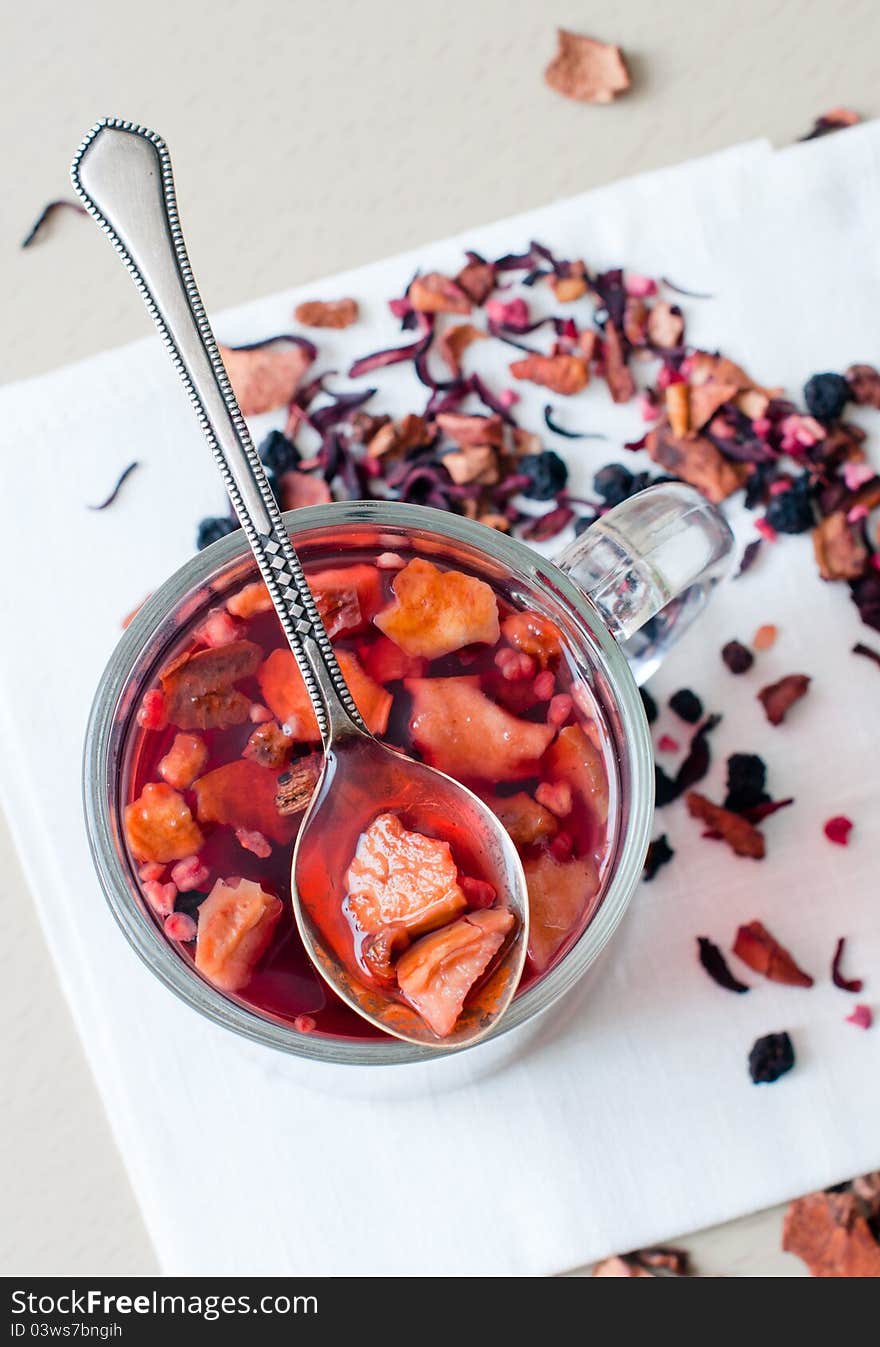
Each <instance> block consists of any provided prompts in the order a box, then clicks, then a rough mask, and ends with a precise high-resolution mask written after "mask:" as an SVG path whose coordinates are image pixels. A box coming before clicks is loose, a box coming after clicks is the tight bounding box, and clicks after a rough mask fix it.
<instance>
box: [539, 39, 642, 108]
mask: <svg viewBox="0 0 880 1347" xmlns="http://www.w3.org/2000/svg"><path fill="white" fill-rule="evenodd" d="M557 39H558V42H559V47H558V50H557V52H556V55H555V56H554V58H553V60H552V61H551V62H550V64H549V65H548V67H547V69H546V70H545V71H544V79H545V80H546V81H547V83H548V84H549V86H550V88H551V89H555V90H556V92H557V93H560V94H562V95H563V96H564V97H565V98H575V99H578V100H579V101H580V102H582V103H610V102H611V101H612V99H613V98H615V97H616V95H617V94H622V93H625V92H626V90H627V89H628V88H629V85H630V78H629V71H628V70H627V68H626V62H625V61H624V59H623V53H622V52H621V50H620V48H619V47H615V46H612V45H611V44H610V43H608V42H598V41H597V40H596V39H595V38H593V37H583V36H582V35H581V34H579V33H572V32H569V30H568V29H566V28H559V29H557Z"/></svg>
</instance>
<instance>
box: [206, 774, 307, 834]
mask: <svg viewBox="0 0 880 1347" xmlns="http://www.w3.org/2000/svg"><path fill="white" fill-rule="evenodd" d="M277 788H278V776H277V773H276V772H274V771H272V770H271V769H270V768H268V767H261V766H260V765H259V763H257V762H252V761H251V760H250V759H248V758H239V759H237V760H236V761H235V762H227V763H224V764H223V766H222V767H215V768H214V770H213V771H212V772H208V774H207V775H206V776H202V777H200V778H199V780H198V781H197V782H196V783H195V785H194V786H193V790H194V791H195V795H196V812H197V814H198V817H199V820H200V821H201V822H203V823H223V824H227V825H228V826H229V827H232V828H245V829H247V830H248V831H252V832H260V833H263V834H264V836H266V837H271V839H272V841H273V842H279V843H284V842H289V841H290V839H291V836H292V835H293V829H292V825H291V823H290V820H289V819H286V818H283V817H282V816H281V814H279V812H278V809H277V807H276V804H275V792H276V790H277Z"/></svg>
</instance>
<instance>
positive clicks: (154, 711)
mask: <svg viewBox="0 0 880 1347" xmlns="http://www.w3.org/2000/svg"><path fill="white" fill-rule="evenodd" d="M137 723H138V724H139V725H140V727H141V729H142V730H161V729H162V727H163V726H164V724H165V697H164V696H163V694H162V693H161V692H160V691H159V689H158V688H150V690H149V692H145V693H144V696H143V700H142V701H141V705H140V710H139V711H138V713H137Z"/></svg>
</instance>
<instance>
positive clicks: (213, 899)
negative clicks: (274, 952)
mask: <svg viewBox="0 0 880 1347" xmlns="http://www.w3.org/2000/svg"><path fill="white" fill-rule="evenodd" d="M281 908H282V905H281V900H280V899H279V898H274V897H273V896H272V895H271V894H269V893H265V892H264V891H263V889H261V887H260V885H259V884H257V883H255V882H254V881H253V880H250V879H240V880H239V881H238V883H237V884H236V883H233V882H232V881H230V880H224V879H218V880H217V883H216V884H215V885H214V887H213V889H212V890H211V892H210V893H209V894H208V897H207V898H206V899H205V901H204V902H203V903H202V904H201V906H200V908H199V925H198V938H197V941H196V968H197V969H198V970H199V972H200V973H202V974H203V975H204V976H205V977H206V978H207V979H208V981H209V982H213V984H214V986H215V987H219V988H220V989H221V990H222V991H227V992H236V991H240V990H241V989H242V987H246V986H247V984H248V982H250V980H251V977H252V976H253V972H254V969H255V968H256V966H257V964H258V963H259V961H260V959H261V958H262V957H263V955H264V954H265V952H266V950H267V949H268V948H269V945H270V943H271V940H272V934H273V932H274V930H275V927H276V925H277V923H278V919H279V917H280V916H281Z"/></svg>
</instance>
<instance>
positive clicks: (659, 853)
mask: <svg viewBox="0 0 880 1347" xmlns="http://www.w3.org/2000/svg"><path fill="white" fill-rule="evenodd" d="M674 855H675V852H674V851H673V849H672V847H671V846H670V845H669V838H668V837H667V836H666V834H665V833H661V834H660V836H659V837H655V838H654V840H653V842H651V844H650V846H649V847H648V854H647V856H646V857H645V868H644V870H643V871H642V879H644V880H645V881H646V882H647V881H649V880H652V879H653V878H654V876H655V875H656V873H657V871H658V870H659V869H660V867H661V866H663V865H667V864H668V863H669V861H671V860H672V858H673V856H674Z"/></svg>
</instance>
